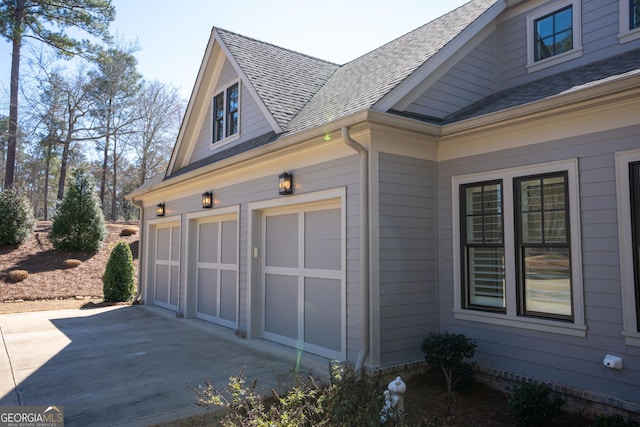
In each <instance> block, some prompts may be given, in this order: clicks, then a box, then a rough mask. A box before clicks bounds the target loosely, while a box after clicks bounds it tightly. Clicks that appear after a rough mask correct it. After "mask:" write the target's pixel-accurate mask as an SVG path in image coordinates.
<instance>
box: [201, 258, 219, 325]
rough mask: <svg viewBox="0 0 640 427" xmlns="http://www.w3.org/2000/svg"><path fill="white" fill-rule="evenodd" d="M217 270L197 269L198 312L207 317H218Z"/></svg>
mask: <svg viewBox="0 0 640 427" xmlns="http://www.w3.org/2000/svg"><path fill="white" fill-rule="evenodd" d="M217 306H218V270H216V269H212V268H199V269H198V312H199V313H202V314H206V315H208V316H217V315H218V308H217Z"/></svg>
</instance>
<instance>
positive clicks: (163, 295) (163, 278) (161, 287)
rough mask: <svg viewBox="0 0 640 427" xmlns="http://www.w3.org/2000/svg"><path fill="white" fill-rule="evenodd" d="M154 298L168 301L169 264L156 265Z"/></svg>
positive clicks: (164, 301)
mask: <svg viewBox="0 0 640 427" xmlns="http://www.w3.org/2000/svg"><path fill="white" fill-rule="evenodd" d="M155 300H156V301H158V302H162V303H165V304H168V303H169V266H168V265H156V292H155Z"/></svg>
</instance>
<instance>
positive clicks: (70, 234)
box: [49, 169, 107, 251]
mask: <svg viewBox="0 0 640 427" xmlns="http://www.w3.org/2000/svg"><path fill="white" fill-rule="evenodd" d="M72 176H73V179H72V180H71V181H70V183H69V185H68V187H67V191H66V194H65V196H64V198H63V199H62V202H61V203H60V206H58V209H57V210H56V212H55V214H54V216H53V225H52V227H51V232H50V233H49V239H50V240H51V243H52V244H53V247H54V248H56V249H59V250H65V251H97V250H98V249H100V244H101V243H102V240H103V239H104V238H105V236H106V235H107V228H106V226H105V223H104V215H103V214H102V210H101V209H100V202H99V201H98V198H97V197H96V194H95V191H94V188H93V180H92V179H91V177H90V176H89V174H88V173H87V171H85V170H84V169H77V170H75V171H74V172H73V173H72Z"/></svg>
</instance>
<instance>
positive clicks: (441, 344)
mask: <svg viewBox="0 0 640 427" xmlns="http://www.w3.org/2000/svg"><path fill="white" fill-rule="evenodd" d="M476 347H477V344H476V342H475V341H474V340H472V339H469V338H467V337H466V336H464V335H462V334H450V333H449V332H444V333H442V334H430V335H429V336H428V337H426V338H425V339H424V340H423V341H422V351H423V352H424V354H425V359H426V361H427V363H429V364H430V365H435V366H438V367H439V368H440V369H442V373H443V374H444V376H445V379H446V381H447V390H448V391H449V393H451V392H452V391H454V390H457V389H460V388H463V387H464V386H467V385H469V384H470V383H471V382H472V381H473V366H474V363H472V362H467V361H466V360H465V359H468V358H471V357H473V355H474V354H475V351H476Z"/></svg>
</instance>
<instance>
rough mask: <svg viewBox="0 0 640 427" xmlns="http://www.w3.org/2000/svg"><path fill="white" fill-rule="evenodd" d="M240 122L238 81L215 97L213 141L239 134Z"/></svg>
mask: <svg viewBox="0 0 640 427" xmlns="http://www.w3.org/2000/svg"><path fill="white" fill-rule="evenodd" d="M232 98H233V99H234V100H235V105H234V104H233V103H232ZM239 122H240V85H239V83H238V82H236V83H234V84H232V85H230V86H228V87H227V88H225V89H224V90H223V91H221V92H219V93H218V94H216V95H215V96H214V97H213V126H212V127H213V129H212V134H213V143H216V142H220V141H222V140H224V139H225V138H228V137H230V136H234V135H237V134H238V132H239V130H240V129H239V126H238V125H239Z"/></svg>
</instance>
